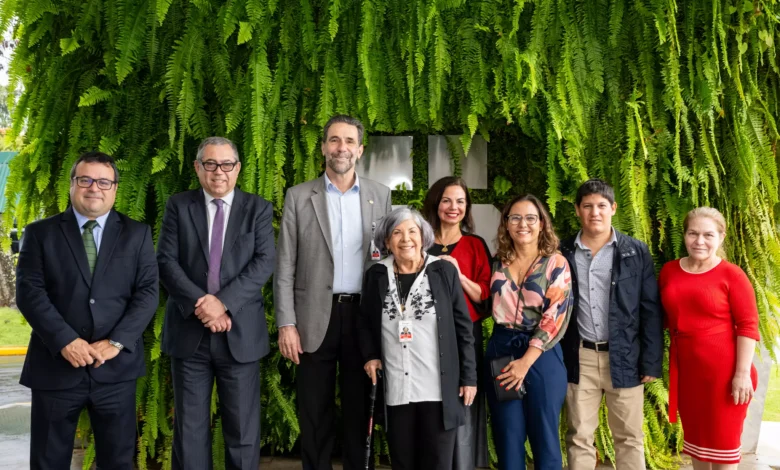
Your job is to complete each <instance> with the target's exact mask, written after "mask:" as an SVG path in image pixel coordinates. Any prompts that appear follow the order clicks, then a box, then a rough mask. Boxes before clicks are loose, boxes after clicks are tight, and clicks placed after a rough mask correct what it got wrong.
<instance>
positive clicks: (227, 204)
mask: <svg viewBox="0 0 780 470" xmlns="http://www.w3.org/2000/svg"><path fill="white" fill-rule="evenodd" d="M203 195H204V196H206V216H207V217H206V220H207V221H208V234H209V244H208V246H211V232H212V230H211V228H212V226H213V225H214V217H216V216H217V205H216V204H214V203H213V202H211V201H213V200H214V199H216V198H215V197H214V196H212V195H210V194H209V193H207V192H206V191H205V190H204V191H203ZM235 197H236V192H235V191H230V193H228V194H227V196H225V197H223V198H220V199H222V201H224V202H223V204H222V212H224V213H225V226H224V227H223V232H222V248H223V250H224V248H225V235H227V226H228V219H229V218H230V208H231V207H233V199H234V198H235Z"/></svg>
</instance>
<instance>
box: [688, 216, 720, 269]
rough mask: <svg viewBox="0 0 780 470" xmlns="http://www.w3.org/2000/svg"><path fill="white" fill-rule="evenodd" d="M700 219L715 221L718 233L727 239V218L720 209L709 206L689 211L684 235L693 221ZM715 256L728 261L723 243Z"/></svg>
mask: <svg viewBox="0 0 780 470" xmlns="http://www.w3.org/2000/svg"><path fill="white" fill-rule="evenodd" d="M699 218H706V219H710V220H711V221H713V222H714V223H715V226H716V227H717V228H718V232H720V233H721V235H723V237H724V238H725V236H726V228H727V227H726V218H725V217H723V214H722V213H721V212H720V211H719V210H718V209H715V208H714V207H707V206H702V207H697V208H696V209H693V210H691V211H689V212H688V213H687V214H686V215H685V219H684V220H683V233H687V232H688V224H689V223H690V222H691V221H692V220H693V219H699ZM715 254H716V255H718V256H719V257H721V258H722V259H726V250H725V249H724V248H723V243H721V244H720V246H719V247H718V251H717V252H716V253H715Z"/></svg>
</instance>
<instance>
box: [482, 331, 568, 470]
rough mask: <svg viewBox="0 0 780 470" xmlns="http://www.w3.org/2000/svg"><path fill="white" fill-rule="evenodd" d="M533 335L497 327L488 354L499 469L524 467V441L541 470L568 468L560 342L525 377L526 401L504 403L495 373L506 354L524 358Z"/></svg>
mask: <svg viewBox="0 0 780 470" xmlns="http://www.w3.org/2000/svg"><path fill="white" fill-rule="evenodd" d="M530 339H531V334H530V333H526V332H522V331H518V330H513V329H509V328H505V327H503V326H500V325H496V326H495V328H494V329H493V336H491V337H490V341H489V342H488V346H487V351H486V352H485V361H486V364H487V365H486V367H485V371H486V374H487V375H488V377H487V381H486V384H490V385H488V386H486V387H485V388H486V392H487V398H488V405H489V406H490V416H491V420H492V425H493V439H494V441H495V444H496V452H497V454H498V468H499V469H500V470H504V469H506V470H510V469H511V470H525V439H526V437H528V440H529V441H530V442H531V451H532V452H533V459H534V468H535V469H536V470H553V469H554V470H560V469H561V468H562V467H563V458H562V457H561V440H560V436H559V434H558V424H559V421H560V415H561V408H562V407H563V401H564V399H565V398H566V386H567V383H566V367H565V366H564V365H563V353H562V352H561V346H560V345H557V344H556V345H555V347H553V348H552V349H550V350H549V351H547V352H544V353H542V355H541V356H539V359H537V360H536V362H535V363H534V365H533V366H531V369H530V370H529V371H528V374H527V375H526V377H525V380H524V384H525V389H526V392H527V394H526V396H525V397H524V398H523V399H522V400H512V401H505V402H499V401H498V400H497V399H496V392H495V389H494V388H493V385H492V382H493V381H495V379H494V378H493V377H490V360H491V359H495V358H497V357H501V356H508V355H510V354H511V355H513V356H514V358H515V359H519V358H521V357H523V355H524V354H525V352H526V351H527V350H528V341H529V340H530Z"/></svg>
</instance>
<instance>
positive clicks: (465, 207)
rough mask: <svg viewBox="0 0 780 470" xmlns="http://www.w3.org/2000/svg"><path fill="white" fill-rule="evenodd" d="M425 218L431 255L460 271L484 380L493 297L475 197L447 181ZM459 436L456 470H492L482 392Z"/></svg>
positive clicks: (431, 197) (460, 183)
mask: <svg viewBox="0 0 780 470" xmlns="http://www.w3.org/2000/svg"><path fill="white" fill-rule="evenodd" d="M422 213H423V215H424V216H425V218H426V220H428V222H430V223H431V225H432V226H433V231H434V235H435V243H434V244H433V247H431V248H430V249H429V250H428V253H429V254H432V255H435V256H437V257H438V258H439V259H441V260H442V261H446V262H448V263H452V265H453V266H455V268H456V269H457V270H458V275H459V277H460V284H461V286H462V287H463V293H464V294H465V298H466V305H468V308H469V314H470V315H471V321H472V322H473V326H474V329H473V333H474V354H475V357H476V358H477V373H478V374H481V373H482V372H481V369H482V368H481V367H480V365H481V364H482V362H483V354H482V351H483V349H484V346H483V339H482V338H483V336H482V320H483V319H484V315H485V310H486V309H485V308H484V304H485V302H484V301H485V300H487V298H488V297H489V296H490V262H491V259H490V250H489V249H488V247H487V243H485V240H483V239H482V237H480V236H479V235H477V234H475V233H474V219H473V218H472V216H471V196H470V195H469V188H468V186H466V182H465V181H464V180H463V178H461V177H459V176H445V177H444V178H441V179H440V180H439V181H437V182H435V183H433V186H431V188H430V189H429V190H428V195H427V196H426V197H425V203H424V204H423V210H422ZM491 386H492V385H491ZM480 388H481V387H480ZM457 434H458V437H457V441H456V442H457V444H456V445H455V461H454V464H453V470H473V469H474V467H475V466H476V467H488V466H489V462H488V455H487V454H488V444H487V403H486V402H485V397H484V393H483V392H482V391H481V390H480V391H479V393H477V396H476V397H475V398H474V406H472V407H471V408H470V409H469V411H468V412H467V413H466V424H465V425H463V426H460V427H459V428H458V430H457Z"/></svg>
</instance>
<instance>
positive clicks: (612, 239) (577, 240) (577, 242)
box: [574, 227, 617, 250]
mask: <svg viewBox="0 0 780 470" xmlns="http://www.w3.org/2000/svg"><path fill="white" fill-rule="evenodd" d="M609 230H610V231H611V232H612V235H611V236H610V237H609V241H608V242H607V245H617V232H616V231H615V228H614V227H610V228H609ZM581 237H582V230H580V231H579V232H578V233H577V238H575V239H574V246H576V247H577V248H579V249H581V250H590V248H588V247H587V246H585V244H584V243H582V238H581Z"/></svg>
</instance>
